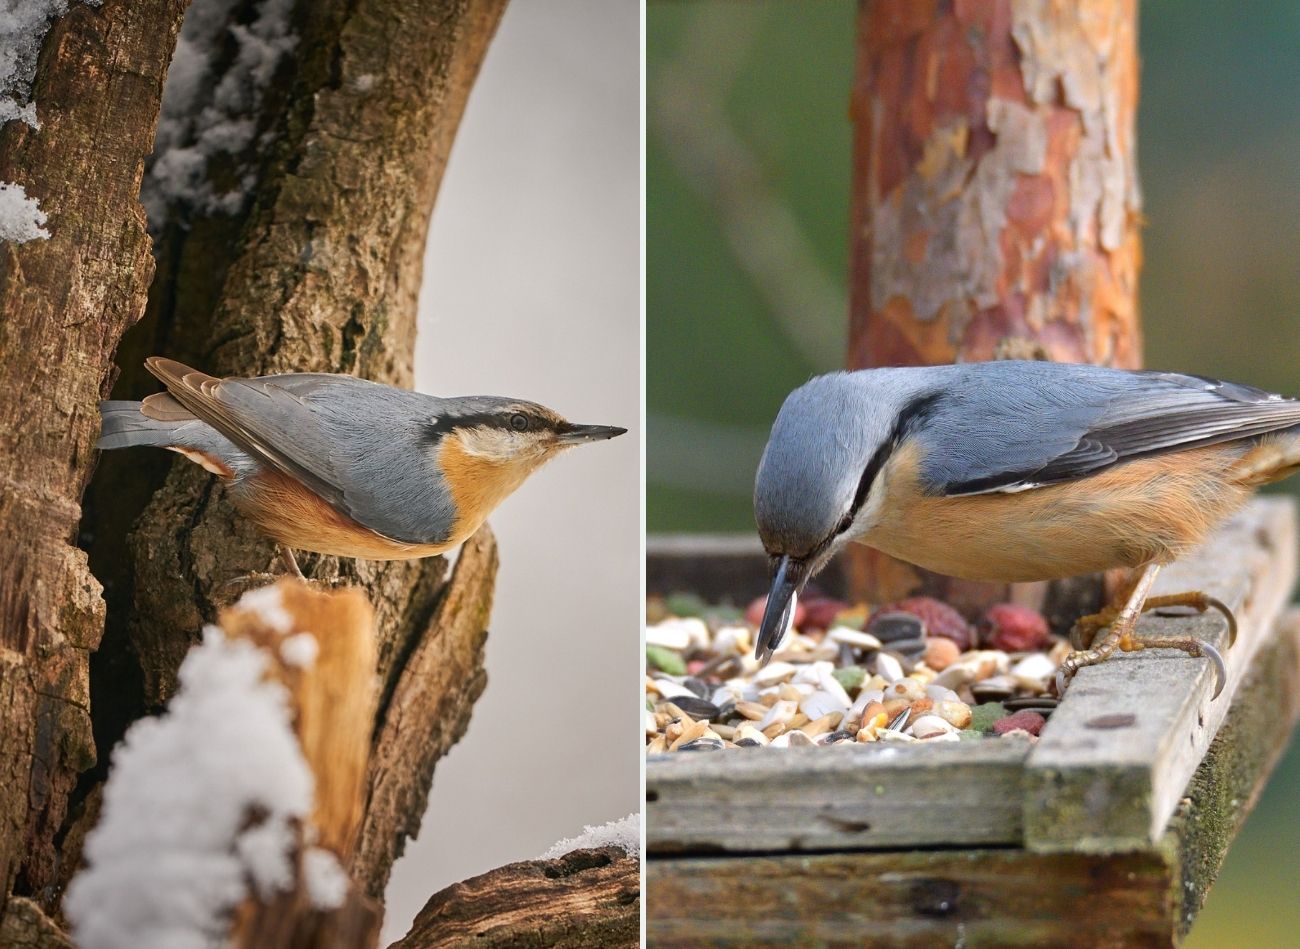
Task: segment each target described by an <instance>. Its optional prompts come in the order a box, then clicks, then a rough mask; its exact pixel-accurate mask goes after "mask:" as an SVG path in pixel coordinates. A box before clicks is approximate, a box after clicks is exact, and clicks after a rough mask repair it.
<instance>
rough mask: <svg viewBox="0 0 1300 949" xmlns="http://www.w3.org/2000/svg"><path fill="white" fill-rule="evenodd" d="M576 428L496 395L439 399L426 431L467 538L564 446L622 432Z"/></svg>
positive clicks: (538, 407) (602, 427) (458, 529)
mask: <svg viewBox="0 0 1300 949" xmlns="http://www.w3.org/2000/svg"><path fill="white" fill-rule="evenodd" d="M626 431H627V429H625V428H616V427H614V426H610V425H578V424H575V423H573V422H569V421H567V420H565V419H564V418H563V417H562V416H561V415H559V414H558V413H556V412H554V411H552V410H551V409H548V408H547V407H546V406H544V405H538V404H537V403H535V402H525V401H522V400H519V399H504V398H498V397H496V396H469V397H465V398H459V399H443V400H441V404H440V406H439V411H438V415H437V417H436V418H434V419H432V420H431V421H430V422H429V423H428V425H427V427H426V432H427V434H428V436H429V438H430V441H431V442H432V443H433V445H434V450H435V451H436V460H437V463H438V467H439V469H440V470H441V472H442V476H443V478H444V480H445V481H446V484H447V487H448V488H449V490H450V491H451V495H452V498H453V499H454V501H455V505H456V511H457V517H456V521H457V527H456V529H455V531H454V533H456V534H458V535H462V536H468V534H469V533H472V532H473V531H474V530H476V529H477V528H478V526H479V524H481V523H482V522H483V520H484V519H486V517H487V515H488V514H489V513H491V511H492V509H493V508H495V507H496V506H497V505H498V504H500V503H501V502H502V501H503V500H505V498H506V497H507V496H508V495H509V494H510V493H511V492H512V491H514V490H515V488H517V487H519V485H520V484H522V483H523V482H524V480H525V479H526V478H527V477H528V476H529V475H530V474H532V473H533V472H534V471H536V470H537V469H538V468H539V467H541V466H542V465H543V464H545V463H546V462H547V461H548V460H550V459H551V458H553V457H555V455H557V454H559V453H560V452H561V451H563V450H564V449H566V448H572V447H573V446H574V445H582V444H586V443H587V442H595V441H604V440H605V439H609V438H613V437H615V436H616V435H622V434H623V433H624V432H626Z"/></svg>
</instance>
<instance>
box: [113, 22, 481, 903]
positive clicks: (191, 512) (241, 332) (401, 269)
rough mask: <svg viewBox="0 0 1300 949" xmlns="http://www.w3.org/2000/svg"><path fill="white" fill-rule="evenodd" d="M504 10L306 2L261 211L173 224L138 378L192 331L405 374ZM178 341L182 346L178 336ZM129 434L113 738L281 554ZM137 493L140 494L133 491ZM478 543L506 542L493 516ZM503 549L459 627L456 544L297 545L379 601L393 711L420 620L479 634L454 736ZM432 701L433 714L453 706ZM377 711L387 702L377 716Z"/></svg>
mask: <svg viewBox="0 0 1300 949" xmlns="http://www.w3.org/2000/svg"><path fill="white" fill-rule="evenodd" d="M504 8H505V0H444V2H440V3H435V4H430V3H427V2H416V0H362V2H360V3H357V4H355V5H353V6H350V7H343V6H342V5H336V4H327V5H322V4H310V3H305V4H300V5H299V7H298V10H297V12H296V14H295V24H294V31H295V33H296V34H297V35H298V37H299V39H298V43H297V46H296V47H295V54H294V55H293V56H292V57H291V58H290V61H289V62H288V63H287V64H285V65H284V66H283V67H282V68H281V72H280V73H278V74H277V81H276V85H277V86H278V87H279V88H281V89H283V90H287V91H283V92H281V93H280V94H279V95H278V96H277V97H276V98H274V99H272V98H270V97H268V98H267V99H265V100H264V101H263V103H262V105H263V112H262V114H260V115H258V116H257V117H256V118H257V123H258V127H259V128H263V127H264V128H270V129H274V130H275V131H276V138H275V144H274V146H273V147H272V149H271V152H270V154H269V156H267V157H265V158H264V159H262V160H261V164H260V166H259V169H258V181H257V185H256V188H255V190H254V193H253V195H252V198H251V200H250V202H249V207H248V210H247V211H246V212H244V213H243V220H242V222H240V223H239V225H238V226H236V225H235V223H234V222H232V221H230V220H227V219H224V218H222V217H221V216H220V215H219V214H212V213H209V214H191V215H189V217H188V219H187V220H185V221H184V222H183V223H182V224H178V223H169V224H168V226H167V229H166V230H165V232H164V233H163V235H162V238H161V246H162V247H163V250H162V264H161V266H160V279H159V280H158V281H157V282H156V283H155V286H154V288H153V292H152V293H151V297H150V312H149V317H148V319H147V320H146V322H145V323H144V324H142V325H141V327H140V329H139V334H138V335H137V336H136V337H135V338H133V339H132V340H131V341H130V342H131V343H132V344H133V351H132V352H131V356H130V358H132V359H133V360H136V362H135V363H134V364H132V365H130V366H126V365H124V366H123V369H124V373H133V374H134V375H135V377H136V380H137V384H136V386H134V387H131V388H129V389H128V392H129V393H130V395H133V396H137V397H138V395H139V394H141V393H142V392H143V391H146V390H144V389H143V388H142V385H143V381H142V380H140V376H141V373H140V370H139V366H138V360H140V359H142V358H143V357H144V356H145V355H147V354H148V353H150V352H158V351H167V352H174V351H179V352H180V353H184V354H185V355H186V358H190V359H193V360H194V362H195V364H196V365H197V366H199V367H202V368H203V369H204V370H206V371H209V372H213V373H216V374H238V375H256V374H262V373H272V372H285V371H324V372H348V373H352V374H355V375H359V376H362V377H365V378H370V379H376V380H379V381H384V382H390V383H394V384H397V385H410V384H411V382H412V381H413V361H414V342H415V322H416V302H417V296H418V292H419V285H420V278H421V271H422V262H423V255H424V246H425V236H426V232H427V227H428V221H429V216H430V213H431V211H432V208H433V203H434V199H435V197H436V193H437V189H438V185H439V182H440V180H441V177H442V172H443V170H444V168H445V167H446V163H447V157H448V154H449V151H450V148H451V143H452V137H453V134H454V131H455V129H456V126H457V125H458V124H459V121H460V117H461V114H462V112H463V109H464V106H465V102H466V99H467V97H468V94H469V90H470V88H471V86H472V83H473V80H474V78H475V76H476V74H477V71H478V68H479V65H480V64H481V62H482V59H483V56H484V55H485V53H486V51H487V44H488V42H489V40H490V39H491V37H492V34H493V32H494V31H495V29H496V25H497V23H498V22H499V19H500V16H501V14H502V13H503V12H504ZM286 73H287V75H286ZM276 109H278V110H279V111H278V113H277V114H273V115H268V114H266V112H267V110H271V111H274V110H276ZM254 158H256V156H254ZM219 172H220V169H218V170H217V172H214V174H216V173H219ZM214 275H215V277H214ZM217 278H219V279H217ZM173 343H174V344H175V349H174V350H173V349H170V348H168V346H169V344H173ZM124 394H125V393H124ZM119 454H120V457H118V458H110V461H111V462H112V463H113V465H114V469H113V470H112V471H106V472H105V478H104V479H102V482H101V479H98V478H97V479H96V487H97V488H98V489H99V490H98V491H97V493H96V495H95V498H94V501H95V504H94V507H93V511H94V516H95V524H96V526H95V536H96V543H97V544H98V543H99V541H100V539H101V538H102V541H103V546H102V548H100V550H99V552H100V554H101V556H99V557H95V558H94V559H93V562H94V563H95V565H96V566H99V565H101V564H102V565H103V566H104V569H105V571H106V573H108V575H109V576H112V577H113V578H114V580H115V583H116V584H118V585H120V587H121V589H122V590H123V591H124V593H123V596H122V599H123V600H124V603H123V606H124V607H125V608H124V609H123V611H122V612H121V613H119V612H117V611H116V610H114V611H110V628H109V636H108V637H106V643H105V647H106V649H105V651H104V653H103V655H101V656H100V657H98V659H99V667H100V668H102V669H103V671H104V675H103V677H102V679H98V678H97V679H96V681H95V682H94V683H93V685H94V686H95V688H94V689H93V696H92V697H93V699H94V700H95V702H96V705H97V709H98V708H99V706H100V705H101V704H102V705H103V706H105V707H104V709H103V714H104V722H105V728H104V732H103V735H102V739H101V741H100V746H101V748H102V747H105V746H108V745H111V744H112V742H114V741H116V740H117V738H119V737H120V735H121V732H122V730H123V729H124V728H125V726H126V725H127V724H128V723H129V722H130V721H131V720H133V719H134V718H136V717H138V716H139V715H140V714H142V713H143V712H145V711H146V710H148V709H150V708H154V707H157V706H158V705H160V704H161V703H162V702H164V701H166V699H167V698H168V697H169V696H170V695H171V693H172V691H173V690H174V688H175V675H176V669H177V668H178V666H179V664H180V661H181V659H182V658H183V657H184V655H185V653H186V651H187V650H188V649H189V648H190V646H191V645H193V643H194V642H196V641H197V639H198V636H199V632H200V630H201V628H202V625H203V624H204V623H205V622H210V621H211V620H212V619H213V617H214V616H215V615H216V611H217V610H218V608H219V607H221V606H222V605H223V604H225V603H228V602H229V601H230V600H231V599H233V598H234V596H236V595H237V594H238V593H239V592H241V589H240V585H239V583H238V582H235V583H234V584H232V582H231V581H238V578H240V577H241V576H243V575H246V574H250V573H256V572H259V571H264V570H266V569H267V568H268V566H269V565H271V564H272V563H273V560H274V551H273V547H272V545H271V543H270V542H269V541H267V540H266V539H265V538H263V537H262V536H261V535H259V534H258V533H257V532H256V531H255V530H254V529H253V528H252V527H251V526H250V525H248V524H247V523H246V522H245V521H243V520H242V519H241V518H239V516H238V515H237V514H236V513H235V512H234V510H233V508H232V507H231V505H230V504H229V502H228V501H227V500H226V499H225V497H224V492H223V490H222V488H221V487H220V485H219V484H218V483H217V482H216V481H215V479H213V478H212V477H211V476H209V475H208V474H207V473H206V472H204V471H202V470H200V469H198V468H197V467H195V466H194V465H191V464H187V463H185V462H183V461H182V462H181V463H179V464H172V465H171V466H170V470H169V471H165V472H163V471H160V470H159V469H158V467H157V466H159V465H163V466H165V465H166V464H167V460H166V459H159V458H157V457H154V458H151V459H148V460H146V459H142V458H140V457H139V456H140V455H141V454H143V453H140V452H136V453H130V454H131V455H133V456H135V457H127V455H128V453H119ZM147 465H153V466H155V468H154V470H153V472H152V473H151V472H150V471H149V470H148V469H147V468H146V469H145V470H144V471H143V472H140V471H138V470H136V469H137V468H138V467H143V466H147ZM106 467H107V465H106ZM137 478H139V479H141V480H144V481H145V482H149V481H150V480H151V479H152V480H153V481H154V483H158V482H161V485H160V487H158V488H157V490H156V491H154V492H152V494H150V493H149V492H148V491H141V490H140V489H139V487H138V486H137V487H134V488H132V487H127V488H126V489H125V490H124V491H119V486H120V485H122V483H123V482H131V481H132V480H134V479H137ZM122 497H130V498H131V503H128V504H125V505H123V504H120V503H119V499H120V498H122ZM141 506H144V507H143V511H142V513H141V512H140V507H141ZM124 508H125V509H126V510H124ZM137 513H138V514H139V516H138V518H137V517H135V515H136V514H137ZM101 517H102V519H103V526H100V519H101ZM132 520H134V528H133V530H132V532H131V533H130V535H129V539H128V540H127V542H126V547H127V549H126V551H125V553H126V556H121V553H122V545H123V537H124V536H125V533H126V530H127V528H128V526H129V525H130V523H131V521H132ZM479 543H481V544H486V545H488V546H489V547H490V546H491V543H492V541H491V534H490V532H485V533H484V534H483V537H482V538H481V540H480V541H479ZM492 556H493V560H492V564H491V569H490V570H488V571H487V574H486V585H485V588H484V586H482V585H479V586H476V587H475V589H476V590H477V591H478V594H479V597H480V603H479V607H480V608H479V609H478V610H476V611H474V615H475V616H476V617H477V618H478V619H479V620H480V621H481V623H482V625H480V626H479V627H478V628H477V629H475V630H473V631H470V630H468V629H460V628H458V629H457V631H456V632H455V634H454V635H447V633H446V631H444V630H441V629H440V628H439V627H438V626H437V625H436V623H437V619H436V618H435V609H436V608H437V605H438V603H439V601H440V599H442V598H444V597H446V596H448V595H449V594H447V593H446V592H445V589H444V588H445V587H446V582H445V581H446V576H447V570H446V564H445V561H444V560H443V559H442V558H440V557H439V558H430V559H426V560H412V561H394V562H389V563H380V562H361V561H352V560H340V559H338V558H334V557H325V556H314V555H308V556H307V557H306V558H304V560H303V567H304V570H305V571H306V572H307V573H308V574H309V575H312V576H316V577H320V578H324V579H331V580H334V579H341V580H345V581H347V582H351V583H356V584H359V585H360V586H362V587H363V588H365V589H366V591H367V593H368V595H369V597H370V600H371V602H372V603H373V604H374V606H375V610H376V615H377V629H378V636H379V657H378V668H379V673H380V677H381V682H382V685H381V698H380V709H381V715H382V712H383V710H385V709H387V707H388V702H389V698H390V697H391V696H392V694H393V691H394V689H395V688H396V686H397V682H398V680H399V678H400V677H401V676H402V675H403V672H404V668H405V666H404V664H405V662H406V660H407V658H408V657H409V656H411V655H413V654H416V653H418V652H419V650H420V648H421V644H422V643H423V642H424V641H425V640H426V639H431V638H432V639H437V638H438V636H444V635H446V636H447V639H446V640H445V641H443V642H442V647H443V648H449V649H464V648H467V646H466V644H472V649H473V653H474V656H475V658H474V659H473V660H472V661H471V660H468V659H467V660H465V665H466V668H468V669H470V670H471V671H473V670H477V675H478V679H477V684H476V687H475V688H472V689H468V690H466V691H464V692H460V693H458V694H457V696H456V698H457V700H458V701H463V702H464V703H465V705H464V706H463V707H458V708H456V709H455V712H454V715H453V716H452V719H451V720H452V721H454V722H457V723H458V724H459V727H457V728H455V729H451V730H450V731H449V735H454V738H449V739H448V740H447V741H446V742H445V744H444V745H442V746H441V747H440V751H439V753H441V751H442V750H445V748H446V747H449V746H450V744H451V743H452V741H454V740H455V739H456V738H459V737H460V735H461V734H463V732H464V728H465V725H466V724H467V722H468V716H469V707H470V705H472V702H473V701H474V699H476V698H477V697H478V695H479V694H481V692H482V689H483V684H484V681H483V676H482V671H481V666H482V657H481V649H482V644H483V636H484V635H485V632H486V615H487V607H488V606H489V605H490V602H491V598H490V594H491V585H492V577H493V575H494V572H495V559H494V557H495V555H494V553H493V555H492ZM477 579H478V580H482V577H481V576H480V577H479V578H477ZM435 634H437V635H435ZM110 645H111V646H112V651H111V652H109V651H108V647H109V646H110ZM421 711H423V712H424V713H425V714H426V715H428V716H434V714H435V713H441V712H446V711H448V709H447V708H446V707H434V706H433V705H430V706H429V707H427V708H424V709H422V710H421ZM98 714H99V712H98V711H97V716H98ZM444 724H445V723H444V722H443V721H442V720H440V719H438V718H435V717H429V718H426V719H425V720H423V721H420V722H413V723H412V725H413V726H414V727H416V728H421V729H422V730H423V733H424V734H426V735H427V734H428V733H429V732H430V731H434V730H437V729H440V728H442V727H443V726H444ZM382 726H383V720H382V718H381V719H380V721H379V722H377V723H376V726H375V728H376V732H378V731H380V730H381V729H382ZM432 770H433V759H432V758H429V759H428V760H427V761H425V762H423V763H422V765H421V768H420V781H421V782H422V789H421V791H420V793H418V794H413V795H412V796H410V797H409V798H408V799H407V800H408V803H409V804H410V805H411V806H412V807H417V806H418V807H419V808H420V809H419V810H418V811H415V812H413V813H403V814H394V813H390V814H388V815H387V816H388V818H389V819H392V820H394V821H396V822H397V823H398V824H399V825H400V826H401V828H402V830H401V833H398V832H396V831H394V830H393V829H392V828H391V827H384V828H383V829H382V831H381V833H383V834H385V835H386V836H389V837H391V838H392V839H391V841H390V843H389V844H388V845H387V847H386V848H385V858H384V862H383V863H382V864H375V863H369V864H367V866H366V869H365V872H364V874H362V876H359V877H358V878H359V879H365V880H366V882H367V883H375V885H376V887H377V888H376V889H374V890H373V892H372V895H374V896H379V895H381V894H382V886H383V883H384V882H385V881H386V880H387V876H388V871H389V869H390V866H391V862H392V860H394V859H396V857H397V856H400V854H401V852H402V847H403V844H404V839H405V834H407V833H414V831H415V829H416V828H418V826H419V822H420V819H421V817H422V816H423V804H424V800H425V797H426V795H427V790H428V785H429V782H430V781H431V780H432ZM371 826H372V825H371V824H370V823H369V822H368V823H367V827H371Z"/></svg>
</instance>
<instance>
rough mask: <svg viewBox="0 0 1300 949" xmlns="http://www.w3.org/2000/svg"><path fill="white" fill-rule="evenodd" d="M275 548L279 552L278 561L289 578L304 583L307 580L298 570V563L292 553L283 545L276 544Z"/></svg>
mask: <svg viewBox="0 0 1300 949" xmlns="http://www.w3.org/2000/svg"><path fill="white" fill-rule="evenodd" d="M276 547H277V548H278V549H279V551H280V561H281V562H282V563H283V564H284V565H285V567H286V568H287V570H288V571H289V576H291V577H297V578H298V579H299V580H304V581H305V580H306V579H307V578H306V577H304V576H303V575H302V571H301V570H299V569H298V561H297V560H296V559H295V558H294V556H293V551H292V550H290V549H289V548H288V547H286V546H284V544H276Z"/></svg>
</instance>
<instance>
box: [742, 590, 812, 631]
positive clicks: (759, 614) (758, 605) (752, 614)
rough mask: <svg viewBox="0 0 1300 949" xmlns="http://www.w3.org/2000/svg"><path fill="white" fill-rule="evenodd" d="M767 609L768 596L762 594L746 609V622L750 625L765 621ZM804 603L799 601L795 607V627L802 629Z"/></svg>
mask: <svg viewBox="0 0 1300 949" xmlns="http://www.w3.org/2000/svg"><path fill="white" fill-rule="evenodd" d="M765 609H767V597H765V596H760V597H759V598H758V599H757V600H755V601H754V602H752V603H750V604H749V608H748V609H746V610H745V622H747V623H748V624H749V625H750V626H757V625H758V624H759V623H761V622H763V610H765ZM805 612H806V611H805V610H804V605H803V604H802V603H799V604H797V605H796V606H795V608H794V627H795V629H800V628H802V627H803V624H804V613H805Z"/></svg>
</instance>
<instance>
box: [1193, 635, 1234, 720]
mask: <svg viewBox="0 0 1300 949" xmlns="http://www.w3.org/2000/svg"><path fill="white" fill-rule="evenodd" d="M1233 625H1234V626H1235V625H1236V623H1235V622H1234V623H1233ZM1201 652H1202V654H1203V655H1204V656H1205V658H1206V659H1208V660H1210V662H1211V663H1213V665H1214V694H1213V695H1212V696H1210V700H1211V701H1213V700H1214V699H1217V698H1218V697H1219V694H1220V693H1221V692H1222V691H1223V687H1224V686H1225V685H1227V684H1228V664H1227V663H1226V662H1224V661H1223V653H1221V652H1219V650H1217V649H1216V648H1214V647H1213V646H1211V645H1210V644H1209V643H1201Z"/></svg>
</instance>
